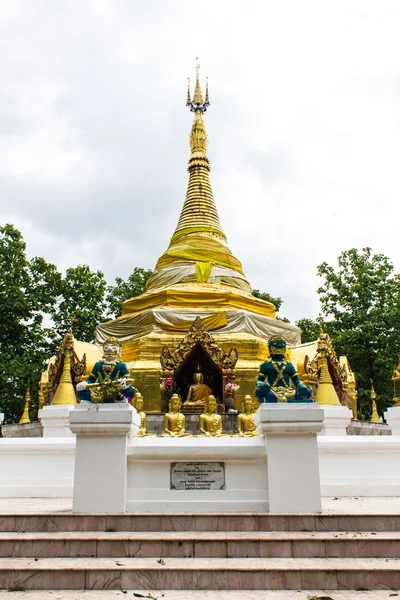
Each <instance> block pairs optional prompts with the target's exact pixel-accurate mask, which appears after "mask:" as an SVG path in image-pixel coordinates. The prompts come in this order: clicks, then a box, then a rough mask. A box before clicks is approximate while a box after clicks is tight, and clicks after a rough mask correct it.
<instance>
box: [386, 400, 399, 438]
mask: <svg viewBox="0 0 400 600" xmlns="http://www.w3.org/2000/svg"><path fill="white" fill-rule="evenodd" d="M385 420H386V423H387V424H388V425H389V427H390V429H391V430H392V435H400V406H391V407H390V408H388V409H387V410H386V412H385Z"/></svg>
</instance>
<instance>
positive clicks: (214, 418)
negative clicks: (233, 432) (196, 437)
mask: <svg viewBox="0 0 400 600" xmlns="http://www.w3.org/2000/svg"><path fill="white" fill-rule="evenodd" d="M217 410H218V407H217V401H216V399H215V398H214V396H212V395H210V396H208V398H207V400H206V405H205V407H204V412H203V413H202V414H201V415H200V420H199V423H200V432H201V434H202V435H205V436H207V437H210V436H212V437H220V436H221V435H222V418H221V415H219V414H218V413H217Z"/></svg>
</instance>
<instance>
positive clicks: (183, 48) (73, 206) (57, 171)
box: [0, 0, 400, 320]
mask: <svg viewBox="0 0 400 600" xmlns="http://www.w3.org/2000/svg"><path fill="white" fill-rule="evenodd" d="M399 39H400V4H399V2H398V1H397V0H387V1H385V0H375V1H372V0H359V1H354V0H345V1H339V0H332V1H325V0H317V1H315V2H312V1H307V0H302V1H298V0H294V1H292V2H289V1H278V0H272V1H269V0H268V1H267V0H259V1H254V0H246V1H233V0H230V1H224V0H218V1H213V2H212V1H211V0H210V1H208V2H202V3H198V2H188V1H187V0H68V1H65V0H64V1H62V0H41V1H40V0H26V1H18V0H12V1H10V0H0V56H1V59H0V223H5V222H11V223H13V224H14V225H15V226H17V227H18V228H19V229H21V230H22V232H23V234H24V236H25V239H26V242H27V245H28V253H29V255H30V256H36V255H41V256H44V257H45V258H46V259H47V260H48V261H51V262H53V263H55V264H56V265H58V267H59V268H60V269H62V270H64V269H66V268H67V267H69V266H75V265H77V264H82V263H86V264H89V265H90V266H91V268H93V269H101V270H102V271H104V273H105V275H106V277H107V279H108V280H109V281H110V282H112V281H113V279H114V278H115V277H116V276H121V277H126V276H128V275H129V274H130V273H131V272H132V270H133V267H135V266H140V267H145V268H154V266H155V262H156V260H157V258H158V257H159V256H160V255H161V254H162V253H163V252H164V251H165V249H166V247H167V246H168V242H169V238H170V237H171V235H172V233H173V231H174V228H175V226H176V223H177V220H178V218H179V214H180V210H181V208H182V203H183V201H184V198H185V192H186V185H187V172H186V167H187V160H188V158H189V144H188V140H189V131H190V127H191V121H192V115H191V114H190V112H189V111H188V109H187V108H186V107H185V102H186V81H187V77H188V76H190V77H191V78H192V79H194V65H195V57H196V55H198V56H199V61H200V64H201V69H200V74H201V78H202V81H203V82H204V80H205V77H206V76H207V75H208V78H209V86H210V101H211V107H210V109H209V110H208V112H207V114H206V116H205V121H206V128H207V133H208V137H209V150H208V153H209V158H210V160H211V167H212V172H211V183H212V186H213V191H214V197H215V200H216V203H217V207H218V210H219V215H220V220H221V224H222V227H223V229H224V231H225V233H226V235H227V237H228V243H229V246H230V248H231V250H232V252H233V253H234V254H235V255H236V256H237V257H238V258H239V259H240V260H241V261H242V263H243V267H244V270H245V273H246V275H247V278H248V280H249V281H250V283H251V285H252V286H253V288H258V289H260V290H262V291H267V292H269V293H271V294H272V295H278V296H282V297H283V299H284V305H283V308H282V311H281V312H282V314H284V315H286V316H288V317H289V318H290V319H292V320H296V319H299V318H301V317H311V318H315V317H316V316H317V314H318V312H319V303H318V297H317V294H316V289H317V287H318V285H319V279H318V278H317V276H316V267H317V265H318V264H320V263H321V262H322V261H324V260H326V261H328V262H329V263H330V264H334V263H335V262H336V258H337V256H338V255H339V253H340V252H341V251H342V250H346V249H349V248H352V247H357V248H362V247H363V246H366V245H368V246H371V247H372V249H373V250H374V251H375V252H379V253H384V254H386V255H388V256H389V257H390V258H391V260H392V261H393V262H394V264H395V267H396V270H397V271H399V270H400V250H399V248H400V245H399V231H400V227H399V225H400V222H399V221H400V178H399V173H400V168H399V165H400V41H399Z"/></svg>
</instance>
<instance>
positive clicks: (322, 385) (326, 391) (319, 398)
mask: <svg viewBox="0 0 400 600" xmlns="http://www.w3.org/2000/svg"><path fill="white" fill-rule="evenodd" d="M320 368H321V371H320V376H319V382H318V389H317V393H316V396H315V401H316V402H319V404H324V405H329V406H341V404H340V400H339V398H338V395H337V393H336V390H335V388H334V386H333V383H332V377H331V374H330V373H329V368H328V360H327V358H326V353H325V352H322V353H321V358H320Z"/></svg>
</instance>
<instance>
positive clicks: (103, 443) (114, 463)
mask: <svg viewBox="0 0 400 600" xmlns="http://www.w3.org/2000/svg"><path fill="white" fill-rule="evenodd" d="M134 413H136V411H135V409H134V408H133V407H132V406H131V405H130V404H125V403H124V404H103V405H101V406H100V405H96V404H93V405H90V406H89V407H88V406H82V405H79V404H78V405H77V406H76V407H75V410H73V411H71V413H70V427H71V431H72V432H73V433H75V434H76V454H75V474H74V492H73V508H72V510H73V512H76V513H124V512H125V504H126V475H127V436H128V434H129V433H130V431H131V427H132V421H133V417H134ZM139 418H140V417H139Z"/></svg>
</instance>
